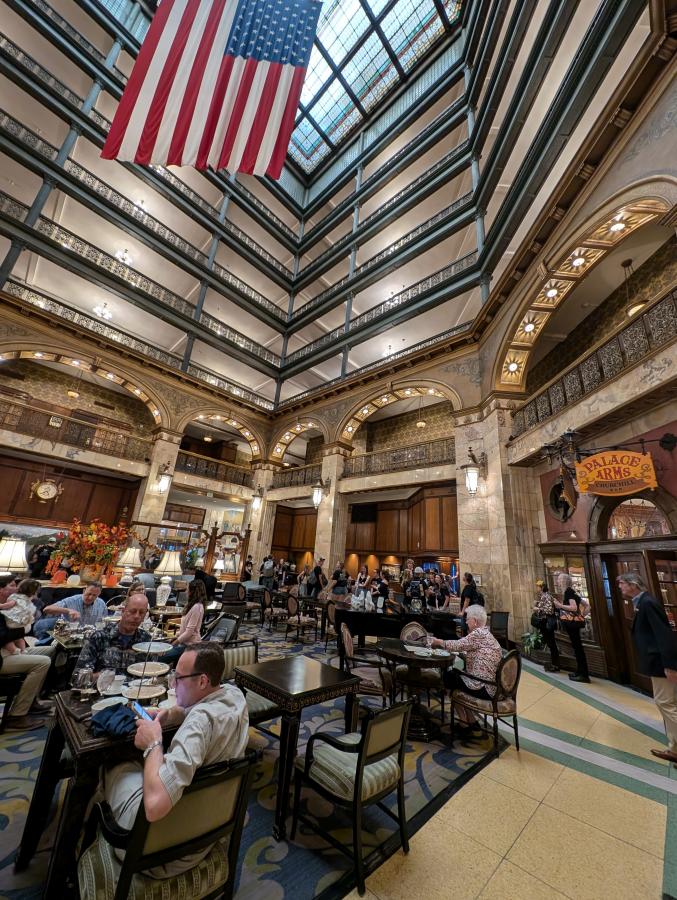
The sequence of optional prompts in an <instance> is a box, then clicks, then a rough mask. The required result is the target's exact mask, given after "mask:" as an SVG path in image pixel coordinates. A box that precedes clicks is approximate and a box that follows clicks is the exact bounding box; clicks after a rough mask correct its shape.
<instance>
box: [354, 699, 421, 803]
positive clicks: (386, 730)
mask: <svg viewBox="0 0 677 900" xmlns="http://www.w3.org/2000/svg"><path fill="white" fill-rule="evenodd" d="M413 703H414V700H413V698H411V697H410V698H409V699H408V700H406V701H405V702H404V703H396V704H395V705H394V706H391V707H390V708H389V709H384V710H381V711H380V712H374V711H373V710H370V711H369V712H368V713H367V715H366V716H365V717H364V719H363V720H362V737H361V743H362V749H361V750H360V755H359V757H358V762H357V772H356V777H355V789H356V794H355V796H356V797H359V796H360V794H359V793H357V792H358V791H361V788H358V782H359V783H360V784H361V781H362V770H363V768H364V766H368V765H371V763H375V762H378V761H379V760H380V759H384V758H385V757H386V756H392V755H393V754H394V753H397V758H398V763H399V766H400V768H401V769H402V768H403V766H404V754H405V751H406V745H407V729H408V728H409V718H410V716H411V707H412V705H413Z"/></svg>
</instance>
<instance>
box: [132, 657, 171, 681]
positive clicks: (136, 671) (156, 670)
mask: <svg viewBox="0 0 677 900" xmlns="http://www.w3.org/2000/svg"><path fill="white" fill-rule="evenodd" d="M127 671H128V672H129V674H130V675H134V676H136V677H137V678H152V677H153V676H154V675H158V676H159V675H166V674H167V672H169V666H168V665H167V663H162V662H153V660H150V661H149V662H138V663H132V665H131V666H127Z"/></svg>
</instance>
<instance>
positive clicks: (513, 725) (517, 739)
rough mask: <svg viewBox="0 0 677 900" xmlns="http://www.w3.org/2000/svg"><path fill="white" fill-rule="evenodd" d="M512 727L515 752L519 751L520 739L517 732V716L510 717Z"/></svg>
mask: <svg viewBox="0 0 677 900" xmlns="http://www.w3.org/2000/svg"><path fill="white" fill-rule="evenodd" d="M512 727H513V729H514V731H515V750H519V748H520V737H519V731H518V730H517V716H513V717H512Z"/></svg>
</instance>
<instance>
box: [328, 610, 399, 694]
mask: <svg viewBox="0 0 677 900" xmlns="http://www.w3.org/2000/svg"><path fill="white" fill-rule="evenodd" d="M340 632H341V642H342V644H343V650H344V653H343V667H344V669H345V671H346V672H347V673H348V674H349V675H356V676H357V677H358V678H359V679H360V683H359V686H358V688H357V693H358V694H365V695H367V696H370V697H380V698H381V701H382V705H383V708H384V709H385V707H386V704H387V702H388V700H389V699H393V697H392V693H393V679H392V675H391V674H390V671H389V670H388V669H387V668H386V667H385V666H384V665H383V664H382V663H381V662H380V659H379V657H377V656H372V657H364V656H356V655H355V644H354V642H353V636H352V634H351V633H350V629H349V628H348V626H347V625H346V623H345V622H341V629H340Z"/></svg>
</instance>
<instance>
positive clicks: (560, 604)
mask: <svg viewBox="0 0 677 900" xmlns="http://www.w3.org/2000/svg"><path fill="white" fill-rule="evenodd" d="M557 588H558V590H559V592H560V593H561V595H562V599H561V600H557V599H555V606H556V607H557V609H558V610H559V617H560V623H561V625H562V627H563V628H564V630H565V631H566V633H567V634H568V635H569V640H570V641H571V647H572V649H573V651H574V655H575V657H576V671H575V672H574V673H573V674H571V675H569V678H570V679H571V681H581V682H583V683H584V684H590V673H589V672H588V660H587V659H586V657H585V650H584V649H583V641H582V640H581V631H582V630H583V627H584V625H585V610H586V603H585V601H584V600H583V599H582V598H581V597H579V595H578V594H577V593H576V591H575V590H574V589H573V587H572V581H571V575H567V574H566V572H562V573H561V574H560V575H558V577H557Z"/></svg>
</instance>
